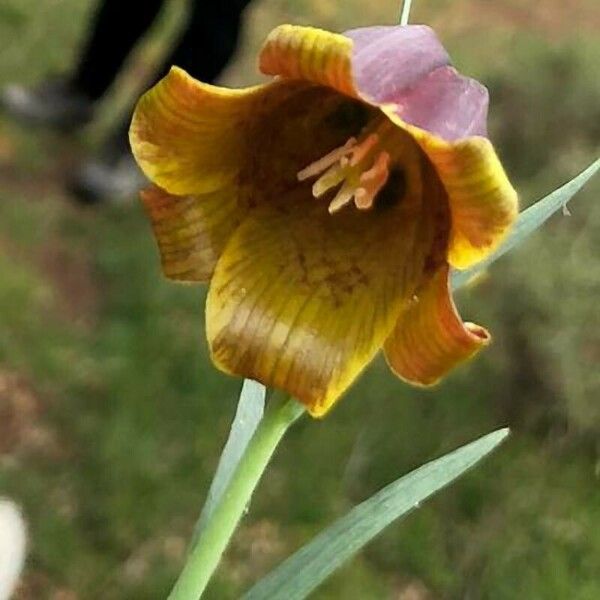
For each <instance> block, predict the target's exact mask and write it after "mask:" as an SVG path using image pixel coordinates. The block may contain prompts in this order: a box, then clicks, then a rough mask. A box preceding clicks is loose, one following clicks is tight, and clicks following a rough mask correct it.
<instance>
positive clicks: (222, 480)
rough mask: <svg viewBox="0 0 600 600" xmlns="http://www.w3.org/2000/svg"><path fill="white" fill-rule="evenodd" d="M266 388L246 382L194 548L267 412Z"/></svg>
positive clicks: (211, 486)
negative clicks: (265, 410) (265, 411)
mask: <svg viewBox="0 0 600 600" xmlns="http://www.w3.org/2000/svg"><path fill="white" fill-rule="evenodd" d="M265 392H266V390H265V386H264V385H262V384H261V383H258V382H256V381H252V380H251V379H245V380H244V385H243V386H242V391H241V392H240V399H239V402H238V406H237V411H236V413H235V417H234V419H233V423H232V425H231V430H230V431H229V437H228V438H227V442H226V444H225V448H223V452H222V454H221V458H220V459H219V465H218V466H217V471H216V472H215V476H214V478H213V480H212V483H211V485H210V489H209V490H208V496H207V498H206V502H205V504H204V507H203V508H202V512H201V513H200V517H199V519H198V522H197V523H196V527H195V529H194V535H193V538H192V546H193V545H194V544H195V543H196V540H197V539H198V537H199V536H200V533H201V532H202V529H203V528H204V526H205V524H206V523H207V522H208V520H209V519H210V516H211V515H212V512H213V510H214V509H215V506H216V505H217V504H218V503H219V501H220V499H221V496H222V494H223V492H224V490H225V488H226V487H227V485H228V484H229V480H230V479H231V476H232V475H233V472H234V471H235V469H236V467H237V465H238V463H239V461H240V458H241V457H242V455H243V454H244V451H245V450H246V446H247V445H248V442H249V441H250V439H251V438H252V436H253V435H254V432H255V431H256V428H257V426H258V424H259V423H260V420H261V419H262V416H263V412H264V409H265Z"/></svg>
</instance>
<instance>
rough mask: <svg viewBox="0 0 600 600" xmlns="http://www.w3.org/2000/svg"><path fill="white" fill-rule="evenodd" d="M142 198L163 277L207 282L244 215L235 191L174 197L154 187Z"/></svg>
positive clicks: (143, 192)
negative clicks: (156, 247) (154, 239)
mask: <svg viewBox="0 0 600 600" xmlns="http://www.w3.org/2000/svg"><path fill="white" fill-rule="evenodd" d="M141 198H142V203H143V205H144V208H145V210H146V213H147V215H148V217H149V218H150V222H151V224H152V229H153V231H154V235H155V238H156V241H157V244H158V248H159V252H160V259H161V264H162V269H163V273H164V274H165V276H166V277H168V278H169V279H174V280H177V281H184V282H202V281H208V280H209V279H210V277H211V276H212V273H213V271H214V268H215V265H216V263H217V260H218V258H219V256H220V255H221V253H222V251H223V248H224V247H225V244H226V243H227V241H228V240H229V238H230V237H231V234H232V233H233V232H234V231H235V229H236V228H237V227H238V225H239V224H240V222H241V221H242V220H243V218H244V216H245V214H246V210H245V208H244V207H240V206H239V203H238V201H237V195H236V193H235V190H231V189H229V188H224V189H222V190H219V191H217V192H212V193H210V194H202V195H199V196H174V195H173V194H169V193H168V192H165V191H164V190H162V189H161V188H159V187H156V186H153V187H150V188H148V189H147V190H144V191H142V193H141Z"/></svg>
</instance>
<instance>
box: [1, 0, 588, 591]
mask: <svg viewBox="0 0 600 600" xmlns="http://www.w3.org/2000/svg"><path fill="white" fill-rule="evenodd" d="M414 5H415V6H414V9H413V11H414V12H413V15H414V19H415V20H419V21H421V20H427V21H429V22H431V23H432V24H434V25H436V26H437V28H438V30H439V31H440V34H441V35H442V37H443V38H444V40H445V41H446V43H447V45H448V47H449V48H450V49H451V51H452V53H453V55H454V57H455V62H456V63H457V64H458V65H459V66H461V68H463V69H465V70H467V71H468V72H470V73H474V74H476V75H477V76H478V77H480V78H482V79H483V80H484V81H485V82H486V83H487V84H488V85H489V86H490V88H491V91H492V98H493V103H492V129H493V137H494V139H495V140H497V142H498V146H499V150H500V152H501V153H502V155H503V157H504V159H505V162H506V164H507V168H508V169H509V172H510V173H511V174H512V175H513V177H514V178H515V181H516V183H517V186H518V187H519V189H520V190H521V191H522V196H523V203H524V204H527V203H528V202H529V201H531V200H533V199H535V198H536V197H538V196H539V195H541V194H542V193H543V192H545V191H548V190H550V189H552V188H553V187H556V186H557V185H558V184H560V183H562V182H563V181H565V180H566V179H568V178H569V177H570V176H572V175H573V174H575V173H576V172H577V171H578V170H579V169H580V168H581V167H583V166H585V165H586V164H588V163H589V162H591V159H592V158H594V157H595V155H596V154H597V149H598V147H597V143H598V142H597V140H598V129H597V124H598V123H600V115H599V114H598V106H600V102H598V100H599V98H600V87H599V84H598V82H599V81H600V77H598V75H599V73H598V69H599V67H598V65H599V64H600V61H598V56H600V46H599V44H598V40H597V39H595V37H597V36H594V35H593V32H594V27H593V24H594V22H597V19H598V18H599V17H598V10H597V8H596V9H595V10H594V6H595V4H594V2H593V1H591V2H588V1H587V0H579V1H578V2H576V3H572V4H571V5H570V6H569V12H568V13H567V14H565V12H564V8H563V7H564V3H559V2H554V1H553V2H548V3H544V4H543V8H542V5H540V7H538V8H535V9H534V8H532V7H528V8H527V10H525V9H524V8H523V5H522V3H519V2H516V0H513V1H511V0H504V1H503V2H497V3H495V4H494V7H493V8H489V7H488V4H486V3H485V2H481V1H479V2H478V1H476V0H456V1H455V2H439V3H433V2H425V1H422V2H416V3H414ZM91 6H92V5H91V3H90V2H76V1H75V0H63V1H62V2H50V1H49V0H44V1H43V2H33V0H11V1H5V2H3V3H2V5H1V6H0V37H1V38H2V39H3V40H8V41H9V44H8V50H7V52H6V53H5V52H3V53H2V55H1V57H0V80H1V81H9V80H12V79H19V80H22V81H25V80H26V81H35V80H36V79H37V78H38V77H41V76H42V75H43V74H44V73H46V72H47V71H52V70H56V69H59V68H61V67H64V66H65V65H67V64H69V62H70V61H71V60H72V58H73V56H74V53H75V51H76V47H77V43H78V40H79V39H80V38H81V35H82V34H83V30H82V26H81V24H82V22H83V21H84V18H85V16H86V15H87V14H88V11H89V10H90V9H91ZM180 8H181V6H180V5H178V6H174V7H173V8H171V9H170V10H171V13H168V14H167V15H165V21H168V23H167V24H166V26H170V25H169V23H172V22H174V21H175V20H176V16H177V11H178V10H180ZM397 12H398V11H397V7H396V6H395V3H393V2H387V1H386V2H381V3H371V4H370V5H367V6H365V5H364V3H359V2H358V1H357V0H348V2H346V3H344V10H342V9H341V8H340V5H339V3H335V2H333V1H319V2H311V1H308V0H303V1H302V2H291V1H289V0H287V1H286V0H266V1H264V2H262V3H258V5H257V6H256V7H255V9H254V10H253V11H252V12H251V13H250V14H249V15H248V28H247V36H246V40H245V44H244V51H243V52H242V53H241V55H240V57H239V60H238V61H237V62H236V64H235V65H233V66H232V68H231V69H230V70H229V72H228V74H227V80H228V81H229V82H232V83H237V82H249V81H253V80H255V75H254V70H253V67H252V63H253V59H252V55H253V50H254V49H255V48H256V46H257V44H258V43H259V40H260V38H262V37H263V36H264V34H265V33H266V32H267V31H268V29H269V28H270V26H271V25H274V24H276V23H278V22H280V21H287V20H291V21H294V22H316V23H318V24H321V25H323V26H327V27H333V28H336V29H343V28H345V27H350V26H357V25H360V24H363V25H364V24H368V23H371V22H381V21H385V22H392V21H393V19H394V18H395V17H396V15H397ZM594 19H596V21H594ZM482 24H484V26H483V27H482ZM482 29H483V30H484V33H482ZM159 33H160V32H159ZM484 36H485V37H484ZM159 37H160V36H159ZM482 40H484V41H485V43H482ZM159 45H160V40H159V41H156V40H154V41H153V42H152V44H151V46H150V50H151V51H155V49H156V48H157V47H158V46H159ZM147 60H148V59H147V58H146V55H145V54H138V58H137V62H135V64H134V67H135V65H137V64H139V63H140V61H141V62H142V63H143V62H147ZM128 81H129V80H126V81H125V84H127V82H128ZM117 96H118V94H117ZM118 102H119V99H118V98H117V99H116V100H114V101H113V102H108V103H107V105H106V107H105V114H104V115H103V119H105V121H106V122H108V121H110V119H111V118H112V117H113V115H114V110H115V106H116V104H118ZM101 130H102V125H100V133H101ZM94 135H95V133H94V131H92V133H91V134H89V135H88V137H87V138H86V137H84V138H82V139H79V140H75V141H72V140H71V141H68V140H64V139H60V138H57V137H55V136H53V135H51V134H49V133H43V132H42V133H39V132H31V131H25V130H22V129H20V128H18V127H17V126H15V125H14V124H12V123H10V122H8V121H7V120H5V119H0V491H1V493H2V494H6V495H9V496H12V497H14V498H15V499H17V500H18V501H19V502H21V503H22V504H23V506H24V508H25V513H26V515H27V518H28V521H29V524H30V533H31V540H32V541H31V552H30V559H29V563H28V570H27V574H26V577H25V580H24V583H23V586H22V590H21V592H20V597H21V598H69V599H71V598H86V599H88V598H90V599H92V598H102V599H113V598H114V599H124V598H127V599H136V598H140V599H142V598H144V599H147V598H162V597H164V596H165V594H166V591H167V590H168V589H169V587H170V585H171V584H172V582H173V580H174V577H175V575H176V574H177V572H178V571H179V569H180V566H181V563H182V560H183V555H184V552H185V545H186V542H187V539H188V537H189V535H190V532H191V528H192V526H193V523H194V520H195V518H196V516H197V513H198V510H199V507H200V505H201V502H202V500H203V495H204V493H205V491H206V489H207V485H208V482H209V478H210V475H211V473H212V471H213V469H214V467H215V464H216V460H217V458H218V454H219V452H220V448H221V445H222V443H223V442H224V439H225V435H226V431H227V427H228V424H229V420H230V419H231V416H232V415H233V410H234V403H235V399H236V394H237V391H238V387H239V382H236V381H235V380H233V379H230V378H227V377H225V376H223V375H221V374H219V373H217V372H216V371H215V370H214V369H213V367H212V366H211V365H210V362H209V360H208V357H207V353H206V348H205V343H204V340H203V313H202V305H203V296H204V290H203V289H202V288H194V287H179V286H175V285H172V284H169V283H167V282H165V281H164V280H163V279H162V278H161V277H160V275H159V272H158V268H157V261H156V252H155V249H154V246H153V243H152V240H151V236H150V232H149V229H148V226H147V223H146V222H145V220H144V218H143V216H142V214H141V212H140V210H139V208H138V206H137V205H136V204H133V203H132V204H131V205H125V206H121V207H112V208H100V209H97V210H83V209H79V208H76V207H75V206H74V205H73V204H72V203H71V199H70V198H69V197H68V195H67V194H66V193H65V191H64V190H63V188H62V185H61V183H62V181H63V179H64V174H65V173H66V172H67V171H68V169H69V168H71V166H72V164H73V163H74V161H75V159H76V158H77V155H78V154H79V153H80V152H81V148H82V145H83V146H84V147H85V146H86V145H89V144H91V143H93V140H94ZM597 194H598V185H597V183H596V185H595V186H594V185H592V186H591V187H590V188H589V190H588V191H586V192H585V193H582V194H581V195H580V196H579V197H578V198H577V199H576V200H575V202H574V203H573V205H572V207H571V210H572V212H573V216H572V217H571V218H569V219H566V218H565V219H561V218H557V219H555V220H554V221H553V222H552V223H550V225H549V226H548V228H547V229H546V230H545V231H544V232H543V233H541V234H539V235H537V236H536V237H535V239H533V240H532V241H531V242H529V243H528V245H527V246H526V247H524V248H522V249H520V250H518V251H517V252H515V253H514V255H513V256H511V257H508V258H507V259H505V260H504V262H503V263H502V264H500V265H499V266H498V267H497V268H494V270H493V272H492V273H491V275H492V277H491V278H490V279H488V280H487V281H485V282H483V283H482V284H481V285H480V286H479V287H477V288H475V289H473V290H472V291H470V292H467V293H464V294H462V296H461V298H460V303H461V308H462V310H463V313H464V314H465V315H466V316H468V317H469V318H476V319H477V320H478V321H480V322H483V323H485V324H486V325H488V326H490V328H491V329H492V331H493V332H494V335H495V339H496V343H495V344H494V346H493V347H492V348H491V349H490V350H489V351H488V352H486V353H485V354H484V355H483V356H482V357H481V359H480V360H478V361H477V362H475V363H473V364H472V365H470V366H469V367H468V368H465V369H462V370H460V371H459V372H457V373H456V374H455V375H453V376H452V377H451V378H450V379H449V380H448V382H447V383H445V384H444V385H442V386H441V387H440V388H438V389H437V390H436V391H435V392H433V393H431V392H420V391H417V390H411V389H409V388H407V387H405V386H403V385H402V384H400V383H399V382H397V381H395V380H394V379H393V378H392V377H391V376H390V375H389V374H388V373H387V371H386V368H385V366H384V365H383V363H382V362H381V361H379V362H376V363H375V364H374V365H372V367H371V368H369V369H368V371H367V372H366V373H365V375H364V377H363V378H362V379H361V380H360V381H359V383H358V384H357V385H356V386H355V387H354V389H353V390H352V391H351V392H350V393H349V394H348V397H347V398H346V399H345V400H344V401H343V402H342V403H341V404H340V406H339V408H337V409H336V410H335V412H334V413H333V414H332V415H331V416H330V417H329V418H328V419H327V420H325V421H323V422H311V421H308V420H306V421H304V422H302V423H300V424H299V425H298V426H297V427H296V428H295V429H294V430H293V431H292V432H291V434H290V436H289V439H288V440H287V441H286V443H284V445H283V446H282V448H281V451H280V452H279V453H278V455H277V457H276V459H275V462H274V464H273V465H272V468H271V469H270V471H269V472H268V473H267V475H266V477H265V480H264V481H263V485H262V486H261V488H260V490H259V493H258V494H257V496H256V498H255V500H254V503H253V506H252V510H251V511H250V514H249V515H248V518H247V519H246V521H245V522H244V524H243V526H242V528H241V530H240V531H239V535H238V536H237V537H236V539H235V541H234V542H233V545H232V547H231V548H230V550H229V552H228V554H227V557H226V560H225V562H224V565H223V567H222V568H221V570H220V571H219V573H218V575H217V577H216V579H215V581H214V583H213V586H212V588H211V591H210V593H209V597H210V598H218V599H227V598H236V597H238V596H239V594H240V591H242V590H243V589H246V588H247V587H248V584H249V583H250V582H251V581H254V580H255V579H256V578H257V577H259V576H260V574H261V573H264V572H265V571H266V570H268V569H269V567H270V566H272V565H273V564H275V563H277V562H278V561H279V560H281V559H282V558H283V557H284V556H286V555H287V554H288V553H289V552H290V551H292V550H293V549H295V548H296V547H298V546H299V545H300V544H301V543H302V542H303V541H305V540H307V539H308V538H310V537H311V536H312V535H314V534H315V533H316V532H317V531H319V530H320V529H321V528H322V527H323V526H324V525H325V524H327V523H329V522H330V521H331V520H332V519H333V518H334V517H336V516H338V515H340V514H341V513H342V512H343V511H344V510H345V509H347V508H348V507H349V506H350V505H352V504H354V503H355V502H357V501H359V500H361V499H364V498H366V497H367V496H368V495H369V494H370V493H372V492H374V491H375V490H376V489H378V488H380V487H382V486H383V485H384V484H386V483H387V482H389V481H390V480H392V479H394V478H396V477H397V476H398V475H399V474H401V473H404V472H406V471H408V470H410V469H411V468H413V467H415V466H417V465H419V464H422V463H423V462H425V461H426V460H428V459H430V458H432V457H433V456H435V455H439V454H441V453H443V452H445V451H447V450H449V449H451V448H453V447H456V446H458V445H460V444H461V443H463V442H465V441H467V440H469V439H472V438H474V437H477V436H478V435H480V434H482V433H484V432H486V431H490V430H492V429H494V428H496V427H499V426H503V425H505V424H510V425H511V426H512V427H513V429H514V430H515V435H514V437H513V438H512V441H511V443H510V444H508V445H507V446H505V447H504V448H503V451H502V452H500V453H498V454H497V455H496V456H495V457H494V458H492V460H490V461H489V462H487V463H486V464H485V465H484V466H483V467H482V468H481V469H479V470H476V471H474V472H473V473H472V474H470V475H469V476H468V477H467V478H465V479H464V480H463V481H462V482H460V483H459V484H458V485H456V486H454V487H453V488H452V489H450V490H448V491H447V492H445V493H444V494H443V495H442V496H440V498H438V499H436V500H435V501H433V502H432V503H431V504H428V505H426V506H425V507H424V508H422V509H421V510H420V511H419V512H418V513H416V514H414V515H413V516H412V517H411V518H410V519H409V520H408V521H406V522H405V523H402V524H399V525H397V526H394V527H392V528H391V529H390V530H389V531H388V532H386V533H385V534H384V535H383V536H381V537H380V538H379V539H378V540H377V541H376V542H375V543H374V544H372V545H371V546H369V548H368V549H367V550H366V551H365V552H364V553H363V554H362V555H361V556H360V557H359V558H357V559H356V560H355V561H354V562H353V563H352V564H351V565H349V566H348V567H347V568H345V569H343V570H342V572H340V573H339V574H338V575H337V576H335V577H334V578H333V579H331V581H330V582H329V583H328V584H327V585H325V586H324V587H323V588H322V589H321V590H320V591H319V592H318V593H317V594H316V597H318V598H320V599H327V600H329V599H331V600H337V599H341V598H344V599H346V598H357V599H359V598H360V599H362V598H374V599H379V598H381V599H387V598H404V599H406V598H418V599H428V598H489V599H493V600H503V599H505V598H506V599H509V598H515V597H519V598H520V597H525V598H542V599H554V598H567V597H568V598H573V599H576V600H579V599H581V600H587V599H590V600H591V599H592V598H597V597H600V582H599V581H598V578H597V573H598V572H599V571H600V535H599V534H598V532H600V510H599V509H598V507H599V506H600V498H599V491H598V485H597V477H598V465H599V464H600V462H599V456H598V446H597V439H598V434H599V433H600V410H599V409H598V391H599V389H600V385H599V383H600V382H599V380H598V370H597V362H598V356H599V352H600V337H599V332H598V328H597V327H594V326H593V323H594V322H595V321H594V319H595V320H596V321H597V305H596V298H597V297H598V293H599V292H600V289H599V283H598V282H599V281H600V277H599V275H600V273H599V271H600V257H599V256H598V253H597V239H598V235H600V207H599V206H598V203H597V202H594V199H595V198H597ZM411 594H412V595H411Z"/></svg>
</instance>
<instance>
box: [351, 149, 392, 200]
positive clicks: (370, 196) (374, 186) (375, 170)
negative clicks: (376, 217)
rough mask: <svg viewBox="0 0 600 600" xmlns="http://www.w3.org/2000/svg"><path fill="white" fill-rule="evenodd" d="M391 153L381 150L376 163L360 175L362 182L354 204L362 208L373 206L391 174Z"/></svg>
mask: <svg viewBox="0 0 600 600" xmlns="http://www.w3.org/2000/svg"><path fill="white" fill-rule="evenodd" d="M389 164H390V155H389V153H388V152H386V151H385V150H384V151H383V152H380V153H379V155H378V156H377V158H376V159H375V163H374V164H373V166H372V167H371V168H370V169H369V170H368V171H365V172H364V173H363V174H362V175H361V176H360V183H361V184H362V185H361V187H359V188H358V189H357V190H356V193H355V194H354V204H356V208H358V209H360V210H369V209H370V208H372V207H373V203H374V202H375V196H377V194H378V193H379V191H380V190H381V188H382V187H383V186H384V185H385V184H386V182H387V180H388V175H389V168H388V167H389Z"/></svg>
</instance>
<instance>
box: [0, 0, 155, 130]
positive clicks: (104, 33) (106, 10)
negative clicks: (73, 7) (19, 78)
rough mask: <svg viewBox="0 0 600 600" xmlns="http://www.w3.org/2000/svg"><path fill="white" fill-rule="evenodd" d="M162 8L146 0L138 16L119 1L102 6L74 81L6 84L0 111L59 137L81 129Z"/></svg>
mask: <svg viewBox="0 0 600 600" xmlns="http://www.w3.org/2000/svg"><path fill="white" fill-rule="evenodd" d="M162 4H163V0H145V2H144V3H143V9H141V10H140V9H138V10H137V12H136V11H131V10H129V9H127V8H123V1H122V0H102V2H101V3H100V5H99V7H98V12H97V13H96V16H95V18H94V19H93V22H92V24H91V27H90V31H89V34H88V38H87V41H86V42H85V44H84V48H83V50H82V52H81V53H80V59H79V63H78V65H77V67H76V68H75V69H74V72H73V75H71V76H66V77H58V78H49V79H47V80H45V81H42V82H41V83H39V84H38V85H36V86H33V87H29V86H24V85H21V84H9V85H7V86H5V87H4V88H3V89H2V91H1V92H0V106H1V107H2V108H3V109H4V110H5V111H6V112H7V113H8V114H9V115H10V116H12V117H14V118H15V119H17V120H20V121H22V122H23V123H26V124H29V125H41V126H46V127H52V128H55V129H59V130H63V131H72V130H74V129H77V128H79V127H82V126H83V125H85V124H86V123H88V122H89V121H90V120H91V118H92V117H93V113H94V104H95V102H96V101H97V100H98V99H100V97H101V96H102V95H103V94H104V92H105V91H106V90H107V89H108V87H109V86H110V84H111V83H112V82H113V80H114V78H115V77H116V76H117V74H118V72H119V70H120V68H121V66H122V64H123V62H124V61H125V59H126V57H127V55H128V54H129V52H130V51H131V49H132V48H133V46H134V45H135V44H136V42H137V41H138V40H139V38H140V37H141V36H142V35H143V34H144V33H145V32H146V31H147V30H148V28H149V27H150V25H151V24H152V21H153V20H154V19H155V17H156V15H157V14H158V12H159V10H160V8H161V6H162Z"/></svg>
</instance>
